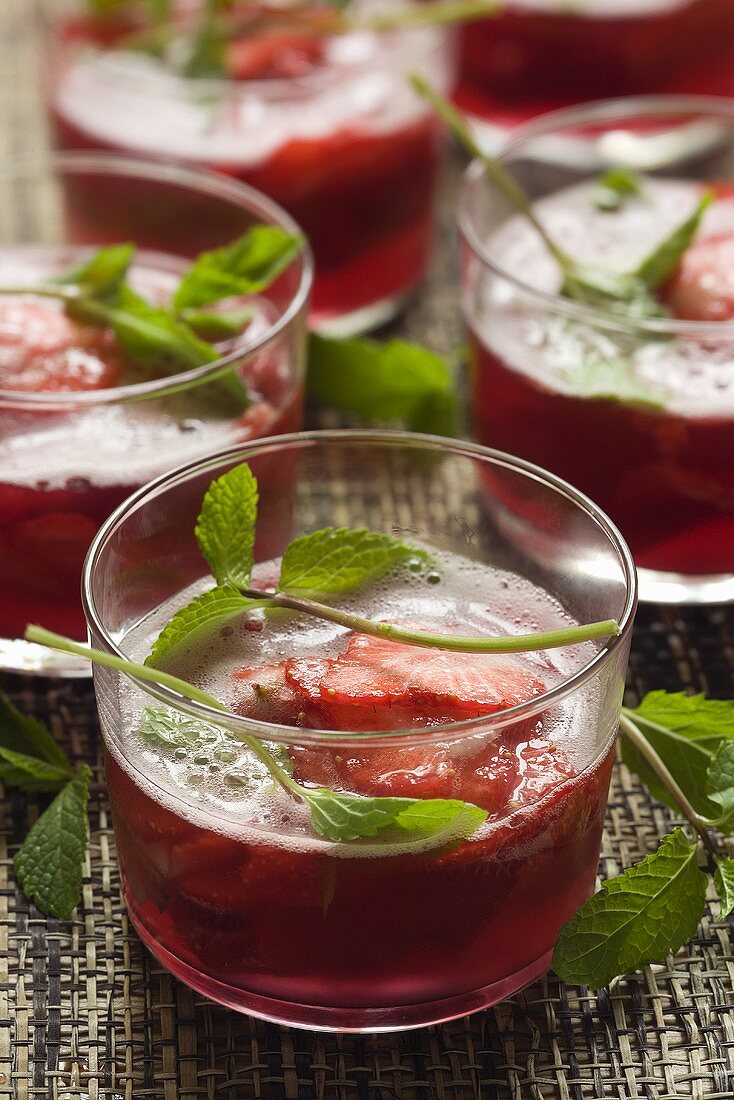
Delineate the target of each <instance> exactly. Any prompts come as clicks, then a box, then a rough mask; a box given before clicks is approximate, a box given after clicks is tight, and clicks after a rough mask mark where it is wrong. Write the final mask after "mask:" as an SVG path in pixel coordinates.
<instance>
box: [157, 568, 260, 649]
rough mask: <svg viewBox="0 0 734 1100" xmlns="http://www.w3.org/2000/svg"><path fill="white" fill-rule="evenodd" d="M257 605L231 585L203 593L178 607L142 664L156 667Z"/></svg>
mask: <svg viewBox="0 0 734 1100" xmlns="http://www.w3.org/2000/svg"><path fill="white" fill-rule="evenodd" d="M253 606H257V604H256V603H255V602H254V601H253V600H248V599H247V597H246V596H243V595H242V594H241V593H240V592H239V591H238V590H237V589H236V588H234V587H233V586H232V585H231V584H226V585H219V586H218V587H217V588H211V589H210V590H209V591H208V592H203V593H202V594H201V595H200V596H197V597H196V598H195V599H193V600H192V601H191V603H188V604H186V606H185V607H182V608H180V609H179V610H178V611H177V612H176V614H175V615H174V616H173V618H172V619H171V620H170V622H168V623H166V625H165V626H164V627H163V630H162V631H161V632H160V634H159V635H158V637H157V638H156V640H155V642H154V643H153V648H152V650H151V651H150V654H149V656H148V657H146V659H145V663H146V665H152V666H154V667H155V666H159V665H160V663H161V661H163V660H165V658H166V657H168V656H169V655H170V654H171V652H172V651H173V650H174V649H177V648H178V647H179V646H180V645H183V644H189V643H191V642H196V641H198V640H200V639H204V638H207V637H209V636H210V635H211V634H212V633H213V632H214V631H215V630H218V629H220V628H221V627H223V626H226V625H227V624H228V623H231V622H234V621H235V620H236V619H239V618H240V616H241V615H242V613H243V612H244V611H246V610H247V609H248V608H249V607H253Z"/></svg>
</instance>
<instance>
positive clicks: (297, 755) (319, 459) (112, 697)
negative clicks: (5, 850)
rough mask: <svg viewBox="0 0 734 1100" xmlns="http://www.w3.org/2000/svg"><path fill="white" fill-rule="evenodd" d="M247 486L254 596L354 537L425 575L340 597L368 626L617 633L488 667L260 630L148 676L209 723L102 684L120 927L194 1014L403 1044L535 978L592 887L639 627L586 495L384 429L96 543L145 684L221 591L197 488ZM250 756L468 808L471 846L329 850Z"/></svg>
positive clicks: (167, 701)
mask: <svg viewBox="0 0 734 1100" xmlns="http://www.w3.org/2000/svg"><path fill="white" fill-rule="evenodd" d="M243 461H246V462H247V463H248V464H249V466H250V469H251V470H252V472H253V473H254V474H255V476H256V477H257V480H258V482H259V487H260V504H259V517H260V518H259V520H258V527H257V531H258V539H257V543H256V547H255V562H256V565H255V569H254V571H253V583H256V582H257V583H259V585H260V586H262V585H268V584H271V583H274V580H275V579H277V575H278V570H279V564H278V558H279V556H280V555H281V554H282V552H283V550H284V548H285V546H286V544H287V543H288V542H289V541H290V539H291V538H292V537H293V536H295V535H300V534H302V533H304V532H305V533H308V532H312V531H314V530H320V529H321V528H323V527H324V526H325V525H337V526H342V525H347V526H354V527H362V526H364V525H368V526H369V527H370V528H372V529H373V530H377V531H383V532H387V533H389V534H391V535H393V536H395V535H398V536H399V537H401V538H405V539H408V540H409V541H410V542H411V543H412V544H417V545H420V546H422V547H424V548H428V549H429V550H430V552H431V555H432V556H431V562H432V566H431V568H430V570H429V571H428V573H422V574H421V575H420V576H419V575H416V574H415V573H414V572H413V571H412V570H411V568H408V569H407V571H406V572H405V573H402V574H399V575H396V576H393V575H390V576H389V577H387V578H382V579H381V580H380V582H379V583H375V585H373V586H372V587H367V588H365V589H362V590H360V592H359V593H358V594H357V596H352V597H350V600H351V602H349V603H348V606H349V607H351V608H352V609H354V608H355V607H357V608H358V609H359V611H360V613H361V614H365V615H367V616H369V617H370V618H372V619H382V620H385V619H387V620H391V621H394V622H396V621H399V622H401V623H402V624H406V623H408V624H421V625H422V628H428V627H433V629H437V630H439V631H440V632H443V633H452V632H453V633H456V632H457V627H460V630H459V631H458V632H460V633H464V634H466V633H471V634H475V635H478V634H479V635H481V634H486V633H493V634H496V633H499V634H508V633H510V634H512V633H518V632H520V633H522V632H527V631H535V630H545V629H555V627H557V626H558V625H559V624H564V625H569V624H570V623H573V622H584V623H588V622H591V621H596V620H598V619H600V618H602V617H605V616H607V615H609V616H612V617H614V618H616V619H617V621H618V623H619V625H620V634H619V636H617V637H615V638H614V639H613V640H612V641H611V642H608V643H604V642H592V643H584V644H583V645H578V646H575V647H572V648H566V649H555V650H553V652H551V651H545V652H539V653H531V654H527V653H526V654H522V655H520V654H512V655H508V656H504V657H501V658H496V657H494V658H488V656H487V655H486V654H482V655H476V654H457V653H451V652H448V651H446V650H434V649H431V650H427V649H419V648H415V647H413V646H406V645H396V643H394V642H390V641H385V640H382V639H375V638H374V637H373V638H369V637H368V636H367V635H365V634H352V633H350V632H349V631H347V630H345V629H344V628H343V627H337V626H334V625H333V624H331V623H325V622H323V621H319V622H315V621H314V620H309V619H307V618H306V617H305V616H297V615H293V614H288V613H284V612H277V613H276V614H275V616H274V617H269V616H268V615H265V616H264V617H263V620H262V622H260V624H259V625H258V626H254V625H253V623H252V622H251V621H249V620H248V623H247V624H243V623H242V622H239V623H236V624H235V625H234V626H228V627H226V628H225V629H224V631H223V632H219V633H216V634H215V635H214V636H210V637H208V638H207V639H206V640H205V641H204V642H202V644H199V643H198V642H197V643H196V644H193V643H192V646H191V647H190V648H189V649H188V651H187V652H186V654H185V656H184V657H182V658H176V659H175V660H173V659H172V660H171V661H169V662H168V663H167V664H166V665H165V668H166V670H167V671H169V672H174V673H175V674H176V675H178V676H183V677H184V678H186V679H187V680H188V681H189V682H190V683H195V684H198V685H200V686H201V685H206V691H207V692H208V693H209V694H210V695H213V696H214V697H215V698H216V699H219V700H221V701H222V702H225V703H226V704H227V705H228V706H229V708H230V709H229V710H228V711H227V712H221V711H219V712H218V711H214V710H212V709H211V708H209V707H207V706H202V705H201V704H200V703H190V702H187V701H186V700H185V699H183V698H182V697H181V696H178V695H177V694H176V693H175V692H172V691H170V690H168V689H166V688H157V687H150V685H148V686H144V685H143V684H142V683H141V682H138V681H135V680H131V679H129V678H128V677H127V676H126V675H124V674H121V673H119V672H117V671H111V670H110V669H108V668H100V667H99V666H95V673H94V674H95V686H96V690H97V697H98V703H99V710H100V716H101V721H102V729H103V734H104V739H105V745H106V751H107V774H108V781H109V786H110V795H111V801H112V806H113V812H114V819H115V831H116V840H117V850H118V855H119V860H120V867H121V872H122V878H123V889H124V892H125V897H126V901H127V905H128V909H129V912H130V915H131V918H132V920H133V922H134V924H135V927H136V928H137V930H138V932H139V933H140V935H141V937H142V938H143V940H144V942H145V943H146V944H147V946H148V947H149V949H150V950H151V951H152V953H153V954H154V955H155V956H156V957H157V958H158V959H159V960H160V961H161V962H162V963H163V964H164V965H165V966H167V967H168V968H169V969H170V970H171V971H172V972H173V973H174V974H175V975H176V976H177V977H179V978H181V979H182V980H183V981H185V982H186V983H188V984H189V985H190V986H192V987H193V988H194V989H196V990H198V991H199V992H202V993H204V994H206V995H207V996H209V997H211V998H212V999H214V1000H216V1001H218V1002H220V1003H222V1004H224V1005H227V1006H229V1007H231V1008H234V1009H237V1010H239V1011H243V1012H247V1013H250V1014H253V1015H256V1016H261V1017H264V1018H266V1019H272V1020H276V1021H278V1022H281V1023H285V1024H291V1025H294V1026H302V1027H308V1028H320V1029H326V1030H353V1031H370V1030H392V1029H403V1028H410V1027H418V1026H423V1025H426V1024H431V1023H435V1022H438V1021H440V1020H446V1019H450V1018H453V1017H456V1016H459V1015H463V1014H465V1013H467V1012H471V1011H474V1010H477V1009H480V1008H482V1007H484V1006H486V1005H489V1004H492V1003H494V1002H496V1001H498V1000H500V999H501V998H503V997H506V996H509V995H510V994H512V993H514V992H515V991H516V990H518V989H520V988H521V987H523V986H525V985H527V984H528V983H529V982H530V981H532V980H533V979H534V978H536V977H537V976H538V975H539V974H541V973H543V972H544V971H545V970H547V968H548V966H549V964H550V958H551V954H552V949H553V946H554V943H555V939H556V936H557V933H558V930H559V928H560V927H561V925H562V924H563V923H564V922H565V921H566V920H567V919H568V918H569V917H570V916H571V915H572V913H573V912H574V911H575V910H576V908H577V907H578V906H579V905H580V904H581V903H582V902H583V901H584V900H585V899H586V898H587V897H588V895H589V894H590V893H591V892H592V891H593V888H594V882H595V876H596V868H597V861H598V855H599V845H600V839H601V831H602V825H603V819H604V812H605V806H606V799H607V790H608V785H609V777H610V772H611V767H612V757H613V746H614V739H615V735H616V731H617V722H618V715H619V707H620V702H621V695H622V689H623V683H624V673H625V667H626V663H627V655H628V648H629V636H630V631H631V624H632V616H633V614H634V608H635V598H636V593H635V574H634V567H633V565H632V561H631V557H630V555H629V552H628V550H627V548H626V546H625V544H624V543H623V542H622V540H621V538H620V536H619V534H618V533H617V531H616V530H615V528H614V527H613V526H612V525H611V524H610V522H609V521H608V520H607V519H606V517H605V516H604V515H603V514H602V513H601V512H600V511H599V510H598V509H597V508H596V506H595V505H593V504H592V503H591V502H590V501H588V500H587V499H586V498H584V497H583V496H581V495H580V494H579V493H578V492H577V491H576V490H574V489H572V488H571V487H570V486H568V485H566V484H565V483H563V482H561V481H560V480H558V479H557V478H554V477H553V476H551V475H549V474H546V473H544V472H543V471H542V470H540V469H538V468H536V467H533V466H531V465H530V464H528V463H525V462H522V461H521V460H518V459H514V458H510V457H508V456H505V455H502V454H500V453H498V452H493V451H489V450H487V449H484V448H481V447H478V446H475V445H472V444H470V443H458V442H453V441H446V440H438V439H436V438H434V437H429V436H411V435H407V434H401V433H390V432H387V433H379V432H315V433H303V434H301V435H299V436H283V437H281V438H278V439H271V440H265V441H262V442H261V443H253V444H250V445H247V446H245V447H237V448H229V449H228V450H226V451H223V452H221V453H220V454H218V455H216V456H213V457H211V458H209V459H207V460H204V461H202V462H199V463H195V464H192V465H189V466H187V467H185V468H182V469H179V470H178V471H176V472H174V473H173V474H171V475H169V476H167V477H164V478H161V479H159V480H158V481H157V482H155V483H153V484H152V485H150V486H148V487H146V488H144V489H142V490H140V491H139V492H138V493H137V494H135V495H134V496H133V497H131V498H130V500H129V501H127V502H126V504H125V505H123V507H122V508H121V509H119V510H118V511H117V512H116V513H115V515H114V516H113V517H112V518H111V519H110V520H109V521H108V522H107V523H106V524H105V526H104V527H103V528H102V530H101V532H100V534H99V535H98V537H97V539H96V541H95V543H94V546H93V549H92V551H91V553H90V556H89V558H88V561H87V566H86V577H85V604H86V614H87V617H88V622H89V629H90V636H91V639H92V644H93V645H94V646H95V647H97V648H98V649H102V650H104V651H106V652H111V653H117V654H118V655H119V654H120V653H122V654H124V655H125V656H127V657H129V658H132V659H134V660H137V661H140V660H142V659H143V658H144V657H145V655H146V654H147V652H148V650H149V648H150V643H151V639H153V638H154V637H155V636H156V635H157V632H158V630H159V629H160V628H161V626H162V625H163V623H164V622H165V621H167V619H168V618H169V616H170V614H171V611H172V610H174V609H176V608H177V607H180V606H181V605H182V603H185V602H186V601H187V599H188V598H189V596H190V595H191V593H192V592H195V591H198V590H199V589H200V588H201V586H202V585H204V586H205V587H206V586H207V585H209V584H211V578H209V579H208V580H206V579H205V578H206V566H205V565H204V563H203V561H202V559H201V557H200V555H198V551H197V549H196V543H195V540H194V536H193V528H194V524H195V521H196V516H197V514H198V511H199V508H200V505H201V499H202V495H203V493H204V491H205V490H206V488H207V487H208V485H209V483H210V481H211V480H212V479H213V478H215V477H219V476H220V475H222V474H223V473H224V472H226V471H227V470H229V469H231V468H232V467H234V466H236V465H239V464H240V463H242V462H243ZM282 468H286V469H287V470H288V476H287V478H285V479H284V478H276V477H274V471H276V470H278V469H282ZM283 517H287V521H288V522H287V523H285V524H284V523H283ZM197 558H198V564H197ZM141 560H145V561H147V562H148V563H155V565H156V567H157V568H156V569H155V571H154V573H153V574H152V576H151V573H150V570H147V571H145V572H142V571H141V570H140V566H139V563H140V561H141ZM338 606H342V605H341V604H338ZM345 606H346V604H345ZM333 675H336V676H337V677H338V679H337V680H331V681H328V682H327V679H326V678H325V677H331V676H333ZM329 684H331V686H329ZM333 685H336V686H333ZM151 707H153V708H156V707H158V708H161V707H162V708H163V713H164V715H167V716H168V717H167V718H166V719H165V720H164V721H163V722H161V723H159V730H162V731H163V735H162V737H159V736H158V735H156V736H155V737H153V738H151V737H149V736H147V735H146V736H141V733H140V729H141V726H140V722H141V721H142V719H141V713H142V712H143V711H144V710H145V708H151ZM147 713H149V710H148V711H147ZM212 719H214V722H215V723H216V725H212V724H211V723H212ZM166 723H169V724H168V725H167V724H166ZM202 723H204V725H203V726H202ZM166 731H168V732H166ZM246 737H250V738H253V737H254V738H257V739H259V741H260V743H261V744H264V745H267V746H268V748H269V750H270V751H271V752H276V753H278V754H279V759H281V760H284V761H286V762H289V766H290V767H291V768H292V775H293V778H294V779H295V780H296V782H298V783H299V784H302V785H304V786H314V785H323V786H328V787H329V788H331V789H333V790H337V791H344V792H350V793H352V794H356V795H361V796H368V797H369V796H376V797H390V796H392V797H397V798H403V797H408V798H418V799H435V798H453V799H461V800H464V801H466V802H471V803H473V804H474V805H476V806H479V807H481V808H483V809H484V810H485V811H486V813H487V819H486V822H485V823H484V824H483V825H482V826H481V828H480V829H479V831H478V832H475V833H472V835H469V836H454V837H452V838H446V837H444V838H443V839H442V840H440V839H439V840H436V839H435V838H434V839H432V840H431V841H423V842H416V843H410V842H407V843H406V842H405V840H399V839H395V838H392V839H390V840H387V841H386V840H384V839H383V840H382V841H380V840H374V839H373V840H358V841H351V842H350V841H340V842H338V843H335V842H332V841H326V840H324V839H323V838H322V837H320V836H319V835H317V833H316V832H314V830H313V827H312V825H311V824H310V822H309V821H308V819H304V818H303V816H302V814H301V812H300V810H299V809H298V807H297V806H295V804H294V803H293V802H292V800H289V799H288V798H286V797H285V796H284V798H281V795H280V793H279V791H278V790H276V789H274V787H273V784H272V780H271V779H269V778H268V773H267V772H265V773H263V772H261V771H259V770H258V762H257V760H256V759H254V758H253V756H252V754H251V752H250V750H249V749H247V748H246V747H245V746H244V745H243V738H246ZM294 806H295V808H294Z"/></svg>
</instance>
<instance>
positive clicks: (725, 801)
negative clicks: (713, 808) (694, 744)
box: [706, 741, 734, 832]
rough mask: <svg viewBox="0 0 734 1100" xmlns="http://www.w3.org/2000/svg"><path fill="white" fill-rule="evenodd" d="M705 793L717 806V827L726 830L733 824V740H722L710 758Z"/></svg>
mask: <svg viewBox="0 0 734 1100" xmlns="http://www.w3.org/2000/svg"><path fill="white" fill-rule="evenodd" d="M706 793H707V795H708V797H709V799H710V800H711V801H712V802H715V803H716V804H717V806H718V807H719V816H718V819H717V821H716V825H717V828H719V829H722V830H723V831H726V832H728V831H729V830H730V828H731V826H732V824H734V741H723V742H722V744H721V745H719V748H718V750H717V752H716V755H715V756H714V757H713V759H712V760H711V763H710V764H709V769H708V775H707V777H706Z"/></svg>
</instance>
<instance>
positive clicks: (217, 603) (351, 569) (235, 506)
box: [148, 464, 619, 664]
mask: <svg viewBox="0 0 734 1100" xmlns="http://www.w3.org/2000/svg"><path fill="white" fill-rule="evenodd" d="M256 509H257V484H256V481H255V478H254V477H253V476H252V473H251V471H250V470H249V467H247V464H243V465H241V466H237V467H235V468H234V469H232V470H229V471H228V472H227V473H226V474H223V475H222V476H221V477H220V478H218V479H217V481H215V482H213V484H212V485H211V486H210V488H209V490H208V492H207V494H206V495H205V497H204V503H203V505H202V510H201V513H200V515H199V518H198V519H197V522H196V538H197V541H198V543H199V547H200V549H201V551H202V555H203V556H204V558H205V559H206V560H207V562H208V563H209V566H210V568H211V569H212V571H213V574H214V579H215V580H217V581H219V584H218V586H217V587H216V588H213V589H211V590H209V591H208V592H205V593H204V594H203V595H200V596H197V597H196V598H195V599H194V600H193V601H192V602H191V603H189V604H187V605H186V606H185V607H182V608H180V609H179V610H178V611H177V612H176V613H175V615H174V616H173V618H172V619H171V621H170V622H169V623H168V625H167V626H166V627H164V628H163V631H162V632H161V634H160V635H159V637H158V639H157V641H156V642H155V644H154V646H153V651H152V653H151V655H150V657H149V658H148V661H149V662H154V663H156V664H157V663H158V662H160V661H161V660H162V659H163V658H166V657H168V656H169V655H170V653H171V652H172V650H173V649H174V648H177V647H178V646H180V645H184V644H188V643H190V642H191V641H193V640H199V639H200V638H202V637H203V636H204V634H205V632H207V631H210V630H214V629H216V628H217V627H220V626H221V625H223V624H225V623H229V622H231V621H232V620H233V619H236V618H237V617H238V615H239V614H241V613H244V612H246V611H247V610H249V609H252V608H254V607H264V608H268V607H270V608H276V607H279V608H287V609H289V610H290V611H297V612H300V613H301V614H305V615H311V616H314V617H316V618H320V619H325V620H327V621H328V622H333V623H337V624H338V625H339V626H344V627H346V628H347V629H348V630H354V631H357V632H359V633H362V634H372V635H374V636H376V637H379V638H389V639H391V640H392V641H396V642H405V643H407V644H408V645H418V646H426V647H437V648H440V649H449V650H456V651H460V652H469V653H518V652H527V651H532V650H539V649H555V648H559V647H561V646H567V645H573V644H575V643H576V642H583V641H589V640H591V639H593V638H605V637H610V636H611V635H614V634H617V633H619V627H618V625H617V623H616V622H614V621H612V620H606V621H604V622H599V623H590V624H589V625H585V626H577V627H567V628H565V629H563V630H557V631H549V632H546V633H542V634H511V635H503V636H500V637H495V638H492V637H481V638H480V637H463V636H461V635H454V634H431V633H428V632H426V631H420V630H411V629H410V628H407V627H400V626H396V625H394V624H393V623H386V622H375V621H374V620H372V619H366V618H364V617H362V616H361V615H356V614H353V613H351V612H347V611H343V610H341V609H340V608H335V607H331V606H329V605H327V604H324V603H319V602H316V601H314V600H312V599H310V598H307V597H306V596H304V595H301V594H300V593H301V592H302V591H303V590H304V589H306V588H309V589H312V588H315V587H316V586H318V592H319V595H320V596H322V597H328V596H333V595H339V594H342V593H344V592H346V591H347V590H353V589H354V588H356V587H359V586H361V585H364V584H367V583H369V582H370V581H373V580H376V579H377V578H378V577H379V576H382V575H384V574H385V573H386V572H388V571H389V570H390V569H392V568H394V567H395V566H396V565H397V564H398V563H399V562H401V561H407V560H408V559H410V558H413V559H415V560H416V561H418V562H421V561H423V562H425V561H426V560H427V557H428V556H427V555H426V553H425V551H422V550H420V549H418V548H416V547H413V546H410V545H409V544H407V543H404V542H403V541H402V540H400V539H395V538H393V537H392V536H390V535H386V534H383V533H380V532H374V531H368V530H366V529H361V530H352V529H350V528H346V527H343V528H326V529H325V530H322V531H317V532H313V533H311V534H310V535H306V536H302V537H301V538H299V539H296V540H295V542H294V543H291V545H290V546H289V547H287V548H286V550H285V553H284V555H283V566H282V568H283V569H284V570H285V572H284V575H281V578H280V581H279V583H278V587H277V590H276V591H275V592H261V591H259V590H257V589H253V588H250V587H248V583H249V577H250V572H251V570H252V548H253V546H254V540H255V522H256V518H257V517H256ZM346 585H348V586H349V587H348V589H347V587H345V586H346Z"/></svg>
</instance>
